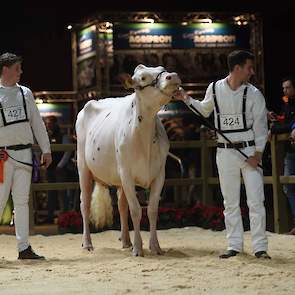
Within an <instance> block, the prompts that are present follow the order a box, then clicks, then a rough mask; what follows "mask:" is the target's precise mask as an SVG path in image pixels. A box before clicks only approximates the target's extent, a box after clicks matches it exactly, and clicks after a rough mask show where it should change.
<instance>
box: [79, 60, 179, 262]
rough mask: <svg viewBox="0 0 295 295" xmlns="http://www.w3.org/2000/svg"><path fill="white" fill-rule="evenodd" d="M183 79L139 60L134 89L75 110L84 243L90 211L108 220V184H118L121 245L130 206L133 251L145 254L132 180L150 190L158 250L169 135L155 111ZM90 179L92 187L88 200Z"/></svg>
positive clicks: (126, 240)
mask: <svg viewBox="0 0 295 295" xmlns="http://www.w3.org/2000/svg"><path fill="white" fill-rule="evenodd" d="M180 83H181V81H180V79H179V77H178V75H177V74H176V73H168V72H167V71H165V69H164V68H163V67H154V68H152V67H146V66H144V65H139V66H137V67H136V69H135V71H134V75H133V77H132V79H131V80H130V81H129V85H130V86H131V87H132V88H133V89H134V90H135V92H134V93H132V94H131V95H128V96H125V97H121V98H108V99H103V100H99V101H94V100H92V101H90V102H88V103H87V104H86V105H85V106H84V108H83V109H82V110H81V111H80V112H79V114H78V117H77V122H76V132H77V143H78V144H77V159H78V170H79V179H80V187H81V212H82V216H83V241H82V243H83V247H84V248H85V249H88V250H92V249H93V246H92V242H91V237H90V231H89V218H90V205H91V210H92V209H93V208H94V210H93V211H92V212H91V215H92V216H93V219H94V220H95V223H96V224H97V225H99V226H100V227H103V226H104V225H105V222H109V223H110V222H111V218H109V217H108V214H106V213H107V212H109V213H111V209H112V205H111V198H110V196H109V190H108V186H116V187H117V189H118V208H119V212H120V221H121V241H122V244H123V248H127V247H130V246H132V244H131V242H130V236H129V228H128V207H129V210H130V214H131V218H132V222H133V227H134V242H133V255H134V256H143V249H142V239H141V235H140V220H141V207H140V204H139V202H138V200H137V197H136V191H135V186H140V187H143V188H148V189H149V190H150V197H149V205H148V217H149V221H150V250H151V251H152V253H155V254H162V250H161V248H160V245H159V242H158V238H157V233H156V223H157V216H158V204H159V199H160V193H161V190H162V187H163V184H164V180H165V163H166V157H167V154H168V151H169V141H168V138H167V135H166V132H165V129H164V127H163V125H162V123H161V121H160V120H159V118H158V116H157V113H158V111H159V110H160V108H161V107H162V106H163V105H165V104H167V103H168V102H169V101H170V100H171V97H172V93H173V92H174V91H175V90H176V89H178V87H179V85H180ZM93 181H95V182H96V190H98V191H99V192H104V193H103V195H104V197H103V196H101V195H100V196H97V194H94V195H93V197H92V204H90V203H91V193H92V190H93Z"/></svg>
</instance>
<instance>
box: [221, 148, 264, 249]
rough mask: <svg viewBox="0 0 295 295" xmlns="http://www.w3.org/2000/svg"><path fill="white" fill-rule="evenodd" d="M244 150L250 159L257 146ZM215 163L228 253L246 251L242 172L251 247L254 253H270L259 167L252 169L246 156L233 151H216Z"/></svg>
mask: <svg viewBox="0 0 295 295" xmlns="http://www.w3.org/2000/svg"><path fill="white" fill-rule="evenodd" d="M242 151H243V152H244V153H245V154H246V155H248V156H250V155H253V154H254V151H255V147H246V148H244V149H242ZM216 162H217V167H218V173H219V180H220V187H221V192H222V195H223V199H224V208H225V209H224V218H225V227H226V232H227V235H226V237H227V239H228V250H236V251H239V252H242V251H243V233H244V229H243V223H242V217H241V209H240V188H241V173H242V176H243V180H244V184H245V188H246V194H247V204H248V207H249V217H250V228H251V238H252V248H253V251H254V253H256V252H258V251H267V244H268V243H267V237H266V232H265V227H266V214H265V207H264V185H263V173H262V170H261V169H260V168H256V169H254V168H252V167H251V166H250V165H248V164H247V163H246V162H245V157H243V156H242V155H241V154H239V152H237V151H236V150H234V149H227V148H217V154H216Z"/></svg>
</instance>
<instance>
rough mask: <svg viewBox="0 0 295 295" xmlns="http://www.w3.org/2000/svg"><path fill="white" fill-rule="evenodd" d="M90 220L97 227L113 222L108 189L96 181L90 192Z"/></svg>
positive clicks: (103, 226)
mask: <svg viewBox="0 0 295 295" xmlns="http://www.w3.org/2000/svg"><path fill="white" fill-rule="evenodd" d="M90 221H91V222H92V223H93V224H94V225H95V227H96V228H98V229H102V228H105V227H109V226H111V225H112V224H113V206H112V199H111V196H110V192H109V189H108V188H107V187H105V186H103V185H101V184H99V183H97V182H96V183H95V186H94V190H93V192H92V198H91V209H90Z"/></svg>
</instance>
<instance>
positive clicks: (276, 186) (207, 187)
mask: <svg viewBox="0 0 295 295" xmlns="http://www.w3.org/2000/svg"><path fill="white" fill-rule="evenodd" d="M286 140H288V136H287V135H274V136H273V137H272V139H271V142H270V150H271V164H272V165H271V166H272V168H271V170H272V171H271V175H270V176H264V183H265V184H268V185H272V188H273V208H274V209H273V210H274V212H273V216H274V231H275V232H277V233H283V232H286V231H287V230H288V214H287V212H288V207H287V198H286V197H285V195H284V193H283V190H282V184H295V176H282V175H281V173H282V163H283V158H284V142H285V141H286ZM214 147H216V142H215V141H214V140H207V139H206V138H205V136H204V135H203V134H201V139H200V140H198V141H181V142H177V141H174V142H171V149H200V153H201V176H200V177H195V178H169V179H166V180H165V185H166V186H188V185H199V186H201V191H202V194H201V198H202V202H203V203H205V204H210V203H212V186H213V185H218V184H219V181H218V177H214V176H213V173H212V172H213V171H212V161H215V159H212V156H211V154H212V153H211V151H210V149H212V148H214ZM33 148H34V149H38V146H34V147H33ZM51 149H52V151H53V152H55V151H75V150H76V145H75V144H52V145H51ZM196 165H197V164H196ZM65 189H79V183H78V182H64V183H33V184H32V186H31V194H32V195H33V194H34V192H36V191H49V190H65ZM30 199H31V200H32V198H30ZM30 230H31V232H34V208H33V203H32V201H31V202H30Z"/></svg>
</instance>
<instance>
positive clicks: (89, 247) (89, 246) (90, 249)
mask: <svg viewBox="0 0 295 295" xmlns="http://www.w3.org/2000/svg"><path fill="white" fill-rule="evenodd" d="M82 248H83V250H87V251H89V252H92V251H93V250H94V248H93V246H92V245H83V244H82Z"/></svg>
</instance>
